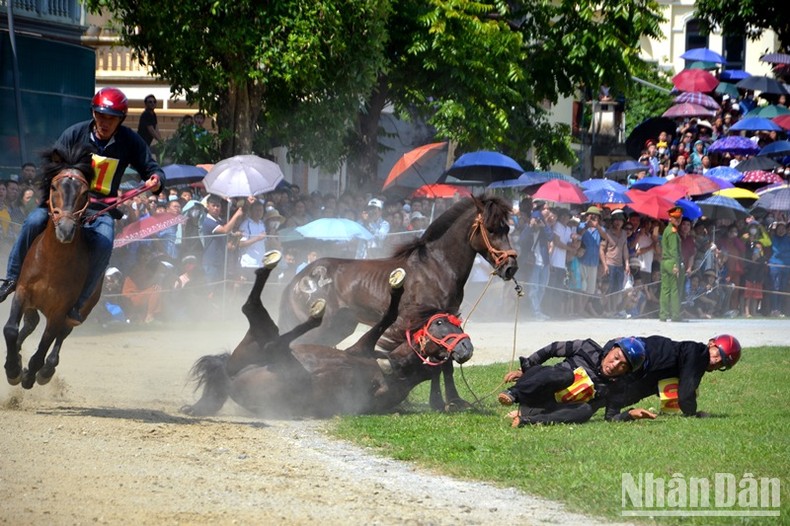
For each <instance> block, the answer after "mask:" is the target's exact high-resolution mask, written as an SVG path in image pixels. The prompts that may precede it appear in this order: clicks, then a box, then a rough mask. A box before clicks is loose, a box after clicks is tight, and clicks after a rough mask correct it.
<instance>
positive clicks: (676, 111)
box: [661, 102, 716, 118]
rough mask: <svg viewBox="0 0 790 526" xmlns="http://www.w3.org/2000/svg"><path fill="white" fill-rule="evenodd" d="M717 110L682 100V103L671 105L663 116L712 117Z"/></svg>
mask: <svg viewBox="0 0 790 526" xmlns="http://www.w3.org/2000/svg"><path fill="white" fill-rule="evenodd" d="M715 114H716V112H715V111H713V110H709V109H708V108H706V107H704V106H700V105H699V104H692V103H690V102H682V103H680V104H675V105H674V106H670V107H669V109H668V110H667V111H665V112H664V113H663V114H662V115H661V116H662V117H670V118H676V117H712V116H713V115H715Z"/></svg>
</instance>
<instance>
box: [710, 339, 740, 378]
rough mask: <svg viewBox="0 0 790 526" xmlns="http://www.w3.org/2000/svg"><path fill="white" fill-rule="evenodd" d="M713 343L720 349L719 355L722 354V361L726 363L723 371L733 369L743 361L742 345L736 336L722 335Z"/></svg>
mask: <svg viewBox="0 0 790 526" xmlns="http://www.w3.org/2000/svg"><path fill="white" fill-rule="evenodd" d="M712 341H713V344H714V345H715V346H716V347H717V348H718V349H719V353H721V359H722V362H723V363H724V367H722V368H721V370H722V371H726V370H727V369H731V368H732V366H733V365H735V364H736V363H738V360H740V359H741V344H740V342H739V341H738V340H737V339H736V338H735V336H730V335H729V334H722V335H721V336H716V337H715V338H713V340H712Z"/></svg>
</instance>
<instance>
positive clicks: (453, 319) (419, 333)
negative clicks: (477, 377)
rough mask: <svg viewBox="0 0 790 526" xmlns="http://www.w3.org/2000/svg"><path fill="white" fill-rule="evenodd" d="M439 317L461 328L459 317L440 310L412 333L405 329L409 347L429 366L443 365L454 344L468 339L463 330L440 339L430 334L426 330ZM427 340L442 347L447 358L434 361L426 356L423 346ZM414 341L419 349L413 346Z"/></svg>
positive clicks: (451, 353) (451, 352) (448, 357)
mask: <svg viewBox="0 0 790 526" xmlns="http://www.w3.org/2000/svg"><path fill="white" fill-rule="evenodd" d="M440 319H444V320H447V322H448V323H450V324H452V325H455V326H456V327H458V328H459V329H460V328H461V319H460V318H458V316H453V315H452V314H447V313H443V312H442V313H439V314H434V315H433V316H431V317H430V319H428V321H427V322H425V325H423V326H422V327H421V328H420V329H418V330H416V331H414V334H412V331H406V341H407V342H409V347H411V350H413V351H414V354H416V355H417V357H418V358H419V359H420V361H422V363H424V364H425V365H430V366H437V365H444V363H445V362H446V361H447V360H449V359H450V357H451V356H452V355H453V351H454V350H455V346H456V345H458V343H459V342H460V341H461V340H464V339H467V340H468V339H470V338H469V335H468V334H466V333H465V332H461V333H454V334H448V335H447V336H445V337H444V338H442V339H441V340H440V339H439V338H437V337H436V336H434V335H433V334H431V333H430V331H429V330H428V329H430V327H431V325H432V324H433V322H435V321H436V320H440ZM429 341H431V342H433V343H435V344H436V345H438V346H440V347H443V348H444V349H445V350H446V351H447V358H445V359H444V360H441V361H438V362H434V361H432V360H431V359H430V358H428V357H426V356H425V346H426V345H427V344H428V342H429ZM415 343H416V344H417V345H418V346H419V349H417V347H415V346H414V344H415Z"/></svg>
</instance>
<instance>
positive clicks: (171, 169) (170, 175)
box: [162, 164, 208, 186]
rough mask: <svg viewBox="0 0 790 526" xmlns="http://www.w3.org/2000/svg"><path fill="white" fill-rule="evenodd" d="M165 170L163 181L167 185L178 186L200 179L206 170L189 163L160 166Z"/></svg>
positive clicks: (204, 175)
mask: <svg viewBox="0 0 790 526" xmlns="http://www.w3.org/2000/svg"><path fill="white" fill-rule="evenodd" d="M162 171H163V172H165V182H166V183H167V186H180V185H184V184H192V183H197V182H199V181H202V180H203V178H204V177H206V174H207V173H208V171H207V170H206V169H205V168H201V167H199V166H192V165H191V164H169V165H167V166H163V167H162Z"/></svg>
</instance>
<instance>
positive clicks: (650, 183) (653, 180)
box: [631, 176, 667, 190]
mask: <svg viewBox="0 0 790 526" xmlns="http://www.w3.org/2000/svg"><path fill="white" fill-rule="evenodd" d="M666 182H667V180H666V179H664V178H663V177H656V176H650V177H643V178H642V179H639V180H638V181H634V183H633V184H632V185H631V188H635V189H637V190H648V189H650V188H653V187H654V186H661V185H663V184H666Z"/></svg>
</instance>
